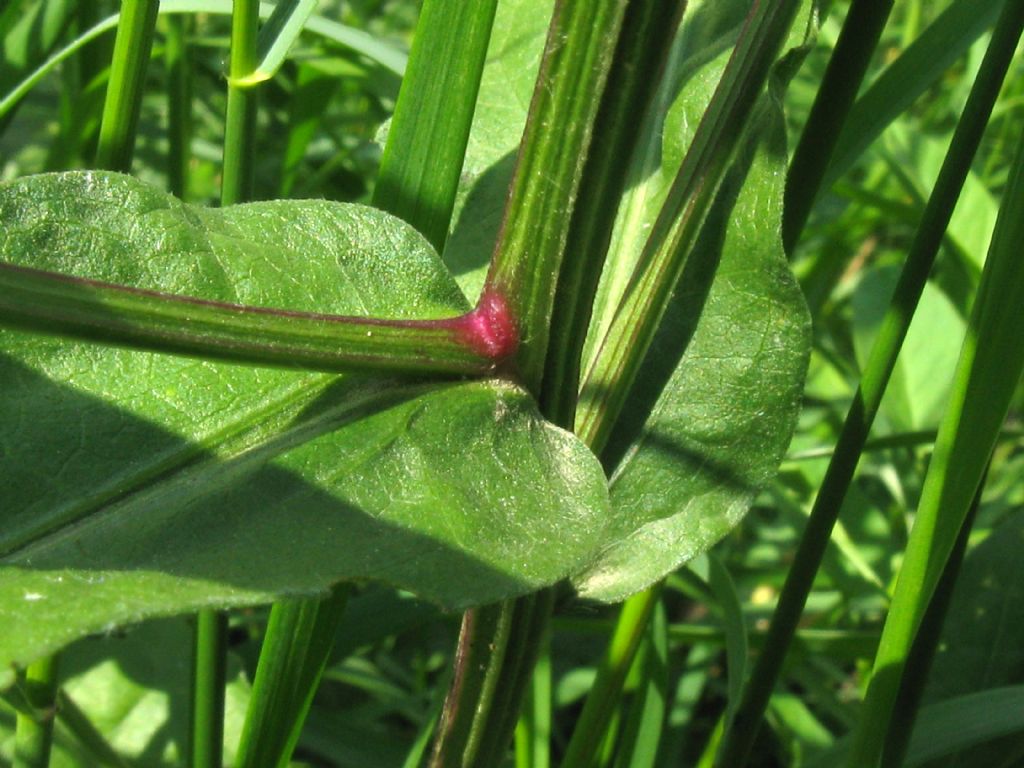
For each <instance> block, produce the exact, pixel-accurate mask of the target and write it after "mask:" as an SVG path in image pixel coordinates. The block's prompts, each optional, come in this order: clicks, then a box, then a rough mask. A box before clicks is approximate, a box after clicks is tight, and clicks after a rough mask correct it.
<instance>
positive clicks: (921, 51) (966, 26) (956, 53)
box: [821, 0, 1000, 189]
mask: <svg viewBox="0 0 1024 768" xmlns="http://www.w3.org/2000/svg"><path fill="white" fill-rule="evenodd" d="M999 8H1000V4H999V3H978V2H975V0H956V2H954V3H951V4H950V5H949V7H948V8H946V10H944V11H943V12H942V14H941V15H940V16H939V17H938V18H937V19H936V20H935V21H934V22H932V24H931V25H929V27H928V28H927V29H925V31H924V32H922V33H921V36H920V37H918V38H917V40H915V41H914V43H913V45H911V46H910V48H908V49H907V50H906V51H904V52H903V55H902V56H900V57H899V58H898V59H896V61H894V62H893V63H892V64H891V65H890V66H889V67H888V68H887V69H886V70H885V71H884V72H883V73H882V74H881V75H879V77H878V78H877V79H876V80H875V81H874V82H873V83H872V84H871V86H870V87H869V88H868V90H867V91H865V92H864V94H863V95H862V96H861V97H860V98H859V99H857V102H856V103H855V104H854V105H853V108H852V109H851V110H850V114H849V119H848V120H847V121H846V123H845V124H844V125H843V130H842V133H840V134H839V140H838V142H837V143H836V147H835V151H834V152H833V154H832V162H831V163H830V164H829V167H828V171H826V173H825V178H824V180H823V181H822V184H821V187H822V188H823V189H828V188H829V187H831V186H832V185H833V184H834V183H835V182H836V180H837V179H838V178H839V177H840V176H842V175H843V174H844V173H846V172H847V171H848V170H849V169H850V168H851V167H852V166H853V164H854V163H855V162H856V161H857V158H859V157H860V156H861V155H862V154H863V153H864V150H866V149H867V148H868V147H869V146H870V145H871V142H873V141H874V140H875V139H877V138H878V137H879V136H880V135H881V134H882V131H884V130H885V128H886V126H888V125H889V124H890V123H891V122H892V121H893V120H895V119H896V118H897V117H899V116H900V115H901V114H903V113H904V112H905V111H906V110H907V109H908V108H909V107H910V105H911V104H913V103H914V101H916V100H917V98H918V97H919V96H920V95H921V94H923V93H924V92H925V91H926V90H927V89H928V88H930V87H931V86H932V85H933V84H934V83H935V81H936V80H938V79H939V78H940V77H941V76H942V75H943V74H944V73H945V72H946V71H947V70H948V69H949V68H950V67H951V66H952V65H953V63H954V62H956V60H957V59H958V58H960V57H961V56H962V55H963V54H964V53H965V52H966V51H967V49H968V48H969V47H970V46H971V45H972V44H973V43H974V41H975V40H977V39H978V38H979V37H981V35H982V34H983V33H984V32H985V31H986V30H987V29H989V28H991V27H992V25H993V23H995V20H996V17H997V15H998V14H999Z"/></svg>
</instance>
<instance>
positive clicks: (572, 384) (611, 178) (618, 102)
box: [540, 0, 686, 429]
mask: <svg viewBox="0 0 1024 768" xmlns="http://www.w3.org/2000/svg"><path fill="white" fill-rule="evenodd" d="M685 5H686V4H685V2H680V3H667V2H664V0H633V2H631V3H630V4H629V6H628V8H627V9H626V15H625V17H624V18H623V21H622V32H621V34H620V36H619V44H618V49H617V50H616V51H615V58H614V60H613V63H612V67H611V70H610V72H609V74H608V84H607V86H606V87H605V90H604V95H603V97H602V100H601V106H600V109H599V111H598V114H597V118H596V122H595V125H594V138H593V142H592V144H591V147H590V152H589V154H588V156H587V161H586V165H585V167H584V169H583V180H582V182H581V184H580V192H579V200H578V201H577V204H576V206H575V207H574V209H573V218H572V224H571V227H570V229H569V235H568V240H567V243H566V247H565V256H564V263H563V265H562V271H561V274H560V275H559V276H558V286H557V288H556V293H555V304H554V309H553V313H552V317H551V342H550V346H549V348H548V352H547V360H546V362H545V364H544V382H543V387H542V389H541V394H540V402H541V406H542V408H543V409H544V412H545V415H546V416H547V417H548V418H549V419H551V420H552V421H554V422H555V423H556V424H558V425H559V426H562V427H565V428H566V429H571V428H572V426H573V423H574V421H575V415H576V400H577V396H578V394H579V378H580V358H581V356H582V354H583V346H584V343H585V342H586V338H587V333H588V331H589V329H590V318H591V314H592V311H593V304H594V296H595V295H596V293H597V287H598V282H599V280H600V278H601V271H602V268H603V266H604V262H605V257H606V255H607V252H608V244H609V242H610V241H611V237H612V230H613V228H614V226H615V215H616V212H617V210H618V207H619V203H620V202H621V200H622V194H623V192H624V189H625V186H626V183H627V173H628V171H629V167H630V161H631V159H632V156H633V154H634V150H635V147H636V144H637V141H638V140H639V139H640V132H639V131H637V130H636V124H637V120H638V119H639V117H638V116H640V115H643V114H644V113H645V112H646V111H647V109H648V107H649V105H650V102H651V99H652V98H653V96H654V93H655V91H656V90H657V87H658V84H659V82H660V80H661V75H662V73H663V70H664V67H665V62H666V60H667V58H668V55H669V52H670V51H671V48H672V41H673V40H674V38H675V35H676V31H677V29H678V27H679V20H680V18H681V17H682V14H683V9H684V8H685Z"/></svg>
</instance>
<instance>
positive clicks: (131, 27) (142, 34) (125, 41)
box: [96, 0, 160, 172]
mask: <svg viewBox="0 0 1024 768" xmlns="http://www.w3.org/2000/svg"><path fill="white" fill-rule="evenodd" d="M159 8H160V3H159V0H123V2H122V3H121V17H120V19H119V20H118V23H117V39H116V40H115V41H114V56H113V59H112V60H111V64H110V81H109V82H108V84H107V96H106V101H105V102H104V104H103V120H102V122H101V123H100V138H99V145H98V146H97V148H96V166H97V167H99V168H107V169H110V170H113V171H123V172H127V171H129V170H130V169H131V164H132V151H133V150H134V148H135V132H136V128H137V126H138V122H139V112H140V111H141V109H142V91H143V86H144V85H145V81H146V67H147V66H148V65H149V55H150V51H151V50H152V47H153V34H154V31H155V29H156V16H157V11H158V10H159Z"/></svg>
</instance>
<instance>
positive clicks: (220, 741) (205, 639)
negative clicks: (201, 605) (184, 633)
mask: <svg viewBox="0 0 1024 768" xmlns="http://www.w3.org/2000/svg"><path fill="white" fill-rule="evenodd" d="M227 637H228V619H227V614H225V613H222V612H221V611H215V610H212V609H206V610H202V611H200V612H199V613H198V614H197V615H196V627H195V635H194V644H193V667H192V674H193V679H192V711H191V720H190V723H189V750H190V753H189V762H188V764H189V768H220V766H221V763H222V761H223V757H222V755H223V751H224V685H225V676H226V670H227V653H228V642H227Z"/></svg>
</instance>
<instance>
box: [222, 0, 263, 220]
mask: <svg viewBox="0 0 1024 768" xmlns="http://www.w3.org/2000/svg"><path fill="white" fill-rule="evenodd" d="M259 8H260V4H259V0H234V4H233V7H232V13H231V62H230V65H229V69H228V106H227V116H226V119H225V122H224V168H223V171H222V174H223V175H222V178H221V189H220V204H221V205H234V204H235V203H243V202H245V201H247V200H251V199H252V193H253V181H254V175H253V169H254V161H255V159H256V108H257V93H258V91H257V89H256V88H255V87H243V86H242V85H240V83H242V82H244V81H245V79H246V78H247V77H248V76H249V75H251V74H252V73H253V71H254V70H255V69H256V35H257V32H258V31H259V22H260V16H259Z"/></svg>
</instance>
